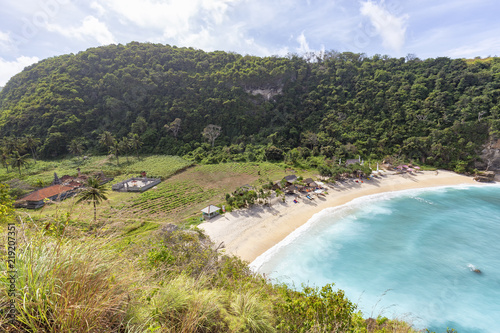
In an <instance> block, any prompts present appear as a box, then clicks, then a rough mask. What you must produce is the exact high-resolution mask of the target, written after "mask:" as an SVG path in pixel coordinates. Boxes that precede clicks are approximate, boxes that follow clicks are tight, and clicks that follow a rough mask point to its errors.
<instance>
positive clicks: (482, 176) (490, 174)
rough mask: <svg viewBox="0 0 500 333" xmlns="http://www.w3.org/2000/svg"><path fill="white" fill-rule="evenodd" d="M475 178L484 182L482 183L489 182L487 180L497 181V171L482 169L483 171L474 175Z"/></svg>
mask: <svg viewBox="0 0 500 333" xmlns="http://www.w3.org/2000/svg"><path fill="white" fill-rule="evenodd" d="M474 180H475V181H477V182H482V183H487V182H492V181H495V172H494V171H482V172H479V173H478V174H477V175H476V176H475V177H474Z"/></svg>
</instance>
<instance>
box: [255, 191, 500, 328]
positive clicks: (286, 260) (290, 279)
mask: <svg viewBox="0 0 500 333" xmlns="http://www.w3.org/2000/svg"><path fill="white" fill-rule="evenodd" d="M252 266H253V268H254V269H255V270H258V271H259V272H263V273H266V274H267V275H269V276H270V277H271V278H274V279H277V280H279V281H281V282H286V283H288V284H293V285H295V286H299V287H300V285H301V284H302V283H307V284H309V285H316V286H322V285H324V284H327V283H332V282H333V283H335V285H336V287H337V288H339V289H343V290H345V292H346V294H347V296H348V297H349V299H351V301H353V302H355V303H357V304H358V309H360V310H361V311H362V312H363V313H364V315H365V316H371V317H377V316H378V315H382V316H386V317H390V318H400V319H404V320H406V321H409V322H412V323H413V325H414V327H415V328H418V329H422V328H426V327H427V328H429V329H431V330H433V331H436V332H445V331H446V328H447V327H453V328H455V329H457V330H458V332H459V333H468V332H474V333H477V332H500V186H499V185H486V186H465V185H464V186H455V187H439V188H431V189H422V190H408V191H397V192H389V193H384V194H380V195H373V196H367V197H363V198H359V199H356V200H354V201H352V202H350V203H348V204H346V205H343V206H341V207H337V208H330V209H327V210H324V211H322V212H321V213H319V214H316V215H315V216H314V217H313V218H312V219H311V220H310V221H309V222H308V223H307V224H305V225H304V226H302V227H301V228H299V229H297V230H296V231H295V232H294V233H292V234H291V235H290V236H288V237H287V238H286V239H285V240H284V241H283V242H281V243H280V244H278V245H276V246H275V247H273V248H272V249H270V250H269V251H267V252H266V253H264V254H263V255H262V256H260V257H259V258H257V259H256V260H255V261H254V262H253V263H252ZM473 268H478V269H480V270H481V272H482V273H480V274H478V273H475V272H473V271H472V269H473Z"/></svg>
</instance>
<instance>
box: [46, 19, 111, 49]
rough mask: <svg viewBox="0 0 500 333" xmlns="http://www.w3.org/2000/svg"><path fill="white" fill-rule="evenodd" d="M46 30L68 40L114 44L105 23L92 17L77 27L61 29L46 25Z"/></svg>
mask: <svg viewBox="0 0 500 333" xmlns="http://www.w3.org/2000/svg"><path fill="white" fill-rule="evenodd" d="M47 30H49V31H52V32H58V33H60V34H61V35H63V36H65V37H68V38H78V39H82V40H83V39H86V38H89V37H90V38H93V39H95V40H96V41H97V42H98V43H99V44H101V45H107V44H113V43H116V42H115V39H114V37H113V34H112V33H111V32H110V31H109V30H108V27H107V26H106V24H105V23H102V22H100V21H99V19H97V18H95V17H94V16H87V17H85V18H84V19H83V22H82V25H81V26H79V27H62V26H60V25H57V24H47Z"/></svg>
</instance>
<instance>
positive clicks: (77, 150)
mask: <svg viewBox="0 0 500 333" xmlns="http://www.w3.org/2000/svg"><path fill="white" fill-rule="evenodd" d="M83 148H84V147H83V143H82V141H81V140H80V139H73V140H71V142H70V143H69V145H68V150H69V152H70V153H71V154H73V155H75V156H80V155H81V154H82V153H83Z"/></svg>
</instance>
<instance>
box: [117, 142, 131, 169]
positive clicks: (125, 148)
mask: <svg viewBox="0 0 500 333" xmlns="http://www.w3.org/2000/svg"><path fill="white" fill-rule="evenodd" d="M116 145H117V148H118V149H117V150H118V151H119V152H120V154H124V155H125V156H126V158H127V163H128V152H129V149H130V142H129V141H128V139H127V138H126V137H123V138H122V139H121V140H120V141H118V142H117V143H116ZM117 156H118V155H117Z"/></svg>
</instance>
